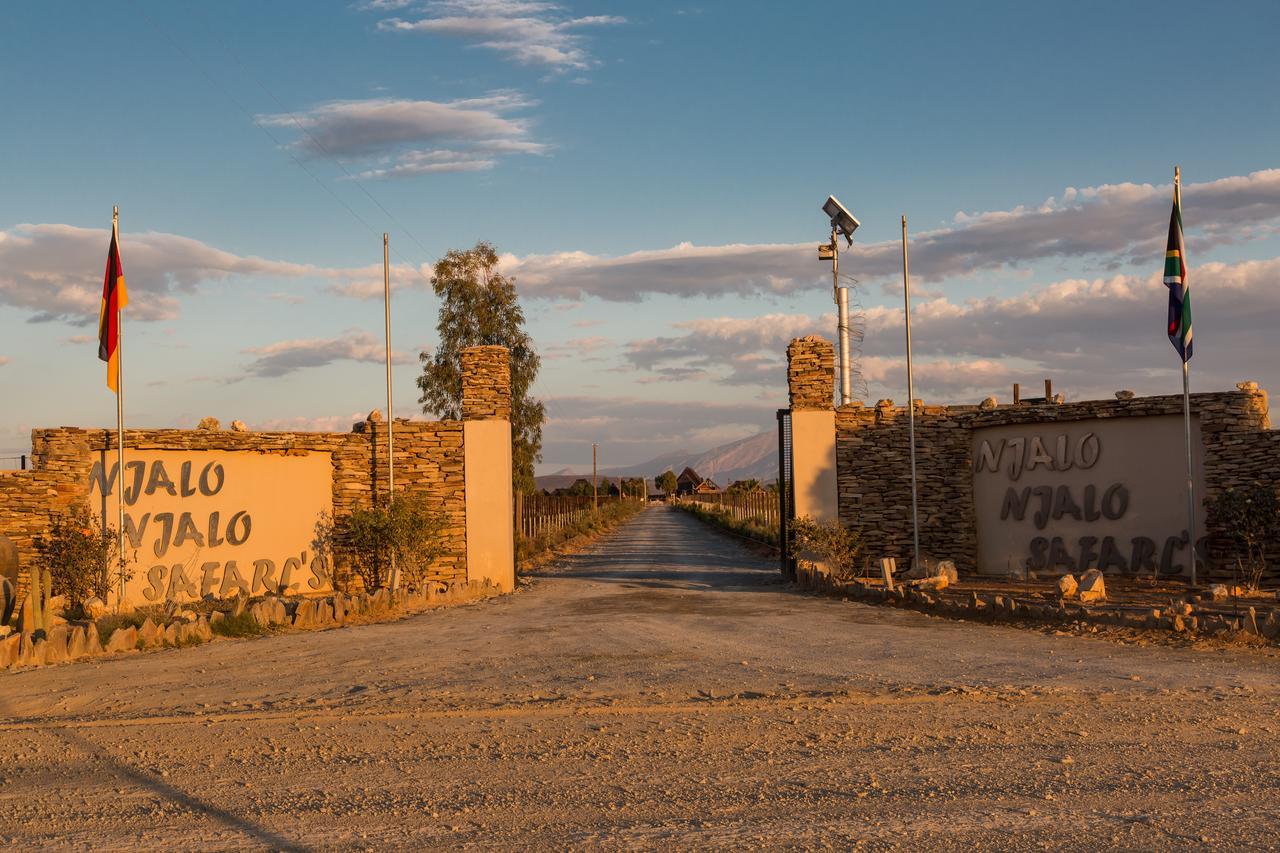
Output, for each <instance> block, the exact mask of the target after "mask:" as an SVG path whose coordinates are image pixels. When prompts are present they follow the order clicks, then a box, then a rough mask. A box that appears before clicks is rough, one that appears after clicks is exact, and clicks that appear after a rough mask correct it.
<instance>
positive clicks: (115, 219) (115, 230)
mask: <svg viewBox="0 0 1280 853" xmlns="http://www.w3.org/2000/svg"><path fill="white" fill-rule="evenodd" d="M111 239H112V240H113V241H114V242H115V244H116V257H117V258H119V257H120V208H119V207H116V206H114V205H113V206H112V208H111ZM117 272H118V270H117ZM116 278H117V281H115V282H112V286H113V287H118V286H119V280H118V279H119V275H117V276H116ZM116 464H117V466H118V469H119V473H118V474H117V475H116V488H117V489H118V490H119V491H118V492H117V495H116V498H117V499H116V506H117V507H118V513H117V516H116V523H117V524H118V525H119V530H117V531H116V536H117V539H118V542H119V548H120V555H119V559H120V600H119V601H118V602H117V605H123V604H124V584H125V575H126V571H125V568H126V564H125V559H126V558H125V551H124V308H123V307H122V306H121V305H120V294H119V292H118V291H117V293H116Z"/></svg>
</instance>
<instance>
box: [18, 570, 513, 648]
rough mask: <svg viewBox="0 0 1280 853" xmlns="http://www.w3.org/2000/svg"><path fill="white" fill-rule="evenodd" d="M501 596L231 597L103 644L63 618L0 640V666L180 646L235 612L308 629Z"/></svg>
mask: <svg viewBox="0 0 1280 853" xmlns="http://www.w3.org/2000/svg"><path fill="white" fill-rule="evenodd" d="M500 594H501V590H500V589H498V587H496V586H494V585H492V584H491V583H490V582H489V581H487V580H486V581H483V582H481V581H468V582H465V583H463V582H453V583H429V584H427V585H426V586H425V588H423V589H420V590H405V591H401V592H397V593H396V594H394V595H393V594H392V593H391V591H390V590H387V589H380V590H376V591H374V592H372V593H368V592H361V593H356V594H354V595H347V594H345V593H341V592H335V593H333V594H331V595H326V596H323V597H315V598H301V597H298V598H283V597H280V596H274V595H269V596H266V597H264V598H259V599H252V600H251V599H246V598H236V599H233V600H232V606H231V609H230V610H227V611H223V610H214V611H212V612H211V613H209V614H208V615H205V614H198V613H196V612H194V611H192V610H184V611H178V612H175V613H172V614H170V615H169V616H167V617H165V616H161V617H159V619H160V621H159V622H157V621H156V620H155V619H153V618H152V617H150V616H148V617H147V618H146V619H145V620H143V622H142V624H141V625H138V626H134V625H130V626H127V627H121V628H117V629H115V630H114V631H112V632H111V634H110V636H108V637H107V638H106V640H105V642H104V641H103V639H102V637H101V636H100V635H99V632H98V625H97V623H96V622H93V621H83V622H67V623H64V624H61V625H56V626H54V627H53V628H51V629H49V631H48V632H47V634H46V635H45V636H44V637H41V638H36V637H35V635H34V634H30V633H14V634H11V635H9V636H7V637H4V638H2V639H0V670H6V669H21V668H27V667H34V666H46V665H50V664H59V663H68V662H71V661H76V660H82V659H86V658H94V657H100V656H103V655H112V654H119V653H123V652H132V651H138V650H142V649H150V648H164V647H180V646H188V645H197V644H200V643H207V642H209V641H211V640H213V639H214V635H215V633H216V630H215V626H216V625H218V624H219V623H220V622H223V621H224V620H226V619H228V618H232V619H235V618H239V617H240V616H241V615H243V614H248V615H249V617H250V618H251V619H252V620H253V621H254V623H256V624H257V626H259V627H260V628H285V629H288V628H293V629H300V630H314V629H318V628H338V627H342V626H344V625H346V624H347V622H348V621H349V620H350V619H351V618H352V617H364V618H369V619H371V620H376V619H377V618H379V617H384V618H385V617H391V616H394V615H397V614H399V613H403V612H411V611H415V610H424V609H430V608H434V607H442V606H449V605H455V604H463V603H466V602H470V601H478V600H481V599H485V598H491V597H494V596H497V595H500Z"/></svg>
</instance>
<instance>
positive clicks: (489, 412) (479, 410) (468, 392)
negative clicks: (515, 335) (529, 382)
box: [462, 346, 511, 421]
mask: <svg viewBox="0 0 1280 853" xmlns="http://www.w3.org/2000/svg"><path fill="white" fill-rule="evenodd" d="M462 417H463V419H464V420H468V421H490V420H499V421H509V420H511V359H510V357H509V356H508V354H507V349H506V347H495V346H484V347H468V348H467V349H465V350H463V352H462Z"/></svg>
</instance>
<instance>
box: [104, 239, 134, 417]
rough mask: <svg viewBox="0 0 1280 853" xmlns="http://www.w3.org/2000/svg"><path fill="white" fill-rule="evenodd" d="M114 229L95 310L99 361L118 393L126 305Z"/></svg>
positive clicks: (109, 381) (108, 382)
mask: <svg viewBox="0 0 1280 853" xmlns="http://www.w3.org/2000/svg"><path fill="white" fill-rule="evenodd" d="M116 234H117V232H116V228H115V226H114V225H113V226H112V228H111V247H110V248H109V249H107V271H106V273H105V274H104V275H103V277H102V307H101V308H100V309H99V310H98V358H100V359H101V360H103V361H105V362H106V363H107V387H108V388H110V389H111V390H112V391H114V392H116V393H117V394H119V393H120V309H121V308H123V307H125V306H126V305H128V304H129V291H128V290H126V289H125V286H124V267H123V266H121V265H120V244H119V242H118V240H117V237H116Z"/></svg>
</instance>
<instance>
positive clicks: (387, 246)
mask: <svg viewBox="0 0 1280 853" xmlns="http://www.w3.org/2000/svg"><path fill="white" fill-rule="evenodd" d="M382 313H383V317H384V318H385V320H386V328H387V506H388V507H390V506H391V501H392V498H393V496H394V489H395V486H396V464H395V457H394V456H393V455H392V433H393V432H394V431H395V422H396V417H395V410H394V409H392V408H391V238H390V236H389V235H388V234H387V233H386V232H385V231H384V232H383V234H382ZM389 580H390V585H391V591H392V592H395V591H396V587H397V586H399V585H400V573H399V572H398V571H396V554H395V551H392V552H391V577H390V578H389Z"/></svg>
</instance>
